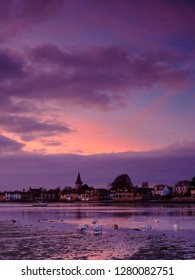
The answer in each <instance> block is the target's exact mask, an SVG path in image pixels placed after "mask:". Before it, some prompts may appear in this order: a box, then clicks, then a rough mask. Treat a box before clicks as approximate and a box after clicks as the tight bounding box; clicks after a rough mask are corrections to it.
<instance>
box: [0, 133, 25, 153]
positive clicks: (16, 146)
mask: <svg viewBox="0 0 195 280" xmlns="http://www.w3.org/2000/svg"><path fill="white" fill-rule="evenodd" d="M23 147H24V144H22V143H19V142H17V141H14V140H12V139H10V138H8V137H6V136H3V135H1V134H0V153H1V155H2V154H5V153H10V152H11V153H13V152H18V151H20V150H21V149H22V148H23Z"/></svg>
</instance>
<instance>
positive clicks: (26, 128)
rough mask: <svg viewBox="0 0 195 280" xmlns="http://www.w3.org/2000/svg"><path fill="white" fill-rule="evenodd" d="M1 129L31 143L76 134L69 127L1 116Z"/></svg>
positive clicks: (25, 118) (30, 119) (17, 117)
mask: <svg viewBox="0 0 195 280" xmlns="http://www.w3.org/2000/svg"><path fill="white" fill-rule="evenodd" d="M0 127H1V128H2V129H3V130H5V131H8V132H12V133H16V134H19V135H20V136H21V138H22V139H23V140H24V141H30V140H33V139H36V138H39V137H40V136H46V137H47V136H52V135H56V134H57V135H58V134H59V133H65V134H67V133H73V132H75V131H74V130H72V129H70V128H69V127H68V126H67V125H61V124H58V123H54V122H53V123H52V122H47V121H44V122H43V121H42V122H41V121H37V120H36V119H33V118H27V117H19V116H9V115H5V116H4V115H0Z"/></svg>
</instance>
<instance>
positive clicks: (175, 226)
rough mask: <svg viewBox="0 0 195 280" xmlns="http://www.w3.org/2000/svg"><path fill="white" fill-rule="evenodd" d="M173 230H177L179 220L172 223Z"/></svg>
mask: <svg viewBox="0 0 195 280" xmlns="http://www.w3.org/2000/svg"><path fill="white" fill-rule="evenodd" d="M173 229H174V230H179V222H176V224H174V225H173Z"/></svg>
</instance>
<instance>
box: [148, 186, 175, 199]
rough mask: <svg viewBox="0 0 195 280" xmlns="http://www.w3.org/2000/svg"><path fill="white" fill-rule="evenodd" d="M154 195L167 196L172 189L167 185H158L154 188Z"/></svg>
mask: <svg viewBox="0 0 195 280" xmlns="http://www.w3.org/2000/svg"><path fill="white" fill-rule="evenodd" d="M152 193H153V196H167V195H170V194H171V190H170V188H169V187H168V186H167V185H156V186H154V187H153V190H152Z"/></svg>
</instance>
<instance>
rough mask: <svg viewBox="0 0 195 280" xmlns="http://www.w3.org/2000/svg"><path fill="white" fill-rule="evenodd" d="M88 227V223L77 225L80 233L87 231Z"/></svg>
mask: <svg viewBox="0 0 195 280" xmlns="http://www.w3.org/2000/svg"><path fill="white" fill-rule="evenodd" d="M87 228H88V225H86V224H84V225H80V226H78V227H77V231H78V233H81V232H85V231H86V229H87Z"/></svg>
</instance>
